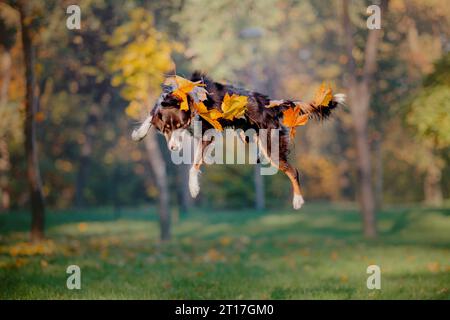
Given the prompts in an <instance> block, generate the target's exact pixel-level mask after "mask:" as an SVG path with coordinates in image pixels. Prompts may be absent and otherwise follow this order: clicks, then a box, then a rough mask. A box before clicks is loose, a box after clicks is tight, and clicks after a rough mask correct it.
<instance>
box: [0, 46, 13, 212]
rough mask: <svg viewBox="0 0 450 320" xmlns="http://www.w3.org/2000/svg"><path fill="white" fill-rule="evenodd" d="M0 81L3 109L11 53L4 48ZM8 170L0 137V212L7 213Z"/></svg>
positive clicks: (8, 204)
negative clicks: (0, 83) (0, 81)
mask: <svg viewBox="0 0 450 320" xmlns="http://www.w3.org/2000/svg"><path fill="white" fill-rule="evenodd" d="M1 79H2V85H1V88H0V108H3V107H5V105H6V103H7V102H8V89H9V82H10V80H11V53H10V52H9V51H8V50H7V49H6V48H4V52H3V54H2V57H1ZM10 168H11V162H10V158H9V149H8V143H7V140H6V138H4V137H0V212H1V211H7V210H8V209H9V207H10V203H11V197H10V194H9V177H8V175H9V170H10Z"/></svg>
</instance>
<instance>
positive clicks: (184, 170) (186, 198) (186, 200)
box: [177, 164, 192, 214]
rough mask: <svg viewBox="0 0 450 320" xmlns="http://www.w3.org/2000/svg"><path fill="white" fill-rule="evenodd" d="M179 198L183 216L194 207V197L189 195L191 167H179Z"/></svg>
mask: <svg viewBox="0 0 450 320" xmlns="http://www.w3.org/2000/svg"><path fill="white" fill-rule="evenodd" d="M177 197H178V203H179V206H180V212H181V214H185V213H187V212H188V210H189V208H190V207H191V206H192V197H191V195H190V193H189V165H186V164H180V165H179V166H177Z"/></svg>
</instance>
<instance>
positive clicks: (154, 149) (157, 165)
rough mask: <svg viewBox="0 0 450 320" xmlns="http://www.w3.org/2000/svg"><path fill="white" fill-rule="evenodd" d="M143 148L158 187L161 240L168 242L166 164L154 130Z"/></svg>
mask: <svg viewBox="0 0 450 320" xmlns="http://www.w3.org/2000/svg"><path fill="white" fill-rule="evenodd" d="M145 147H146V149H147V153H148V160H149V162H150V166H151V169H152V171H153V174H154V176H155V177H156V184H157V186H158V191H159V195H158V200H159V204H158V213H159V224H160V230H161V240H162V241H166V240H170V211H169V185H168V181H167V172H166V163H165V161H164V157H163V155H162V153H161V150H160V147H159V144H158V140H157V136H156V134H155V131H154V130H150V131H149V133H148V135H147V138H146V139H145Z"/></svg>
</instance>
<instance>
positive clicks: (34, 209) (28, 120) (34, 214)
mask: <svg viewBox="0 0 450 320" xmlns="http://www.w3.org/2000/svg"><path fill="white" fill-rule="evenodd" d="M25 6H26V4H25V3H22V2H21V3H20V4H19V12H20V24H21V28H22V45H23V54H24V59H25V78H26V98H25V158H26V162H27V179H28V185H29V189H30V199H31V240H32V241H39V240H41V239H43V238H44V219H45V209H44V198H43V196H42V182H41V175H40V171H39V162H38V157H37V149H36V122H35V119H34V117H35V113H36V109H37V102H38V99H37V98H38V97H37V96H36V90H35V89H36V79H35V72H34V70H35V64H34V59H35V54H34V50H35V48H34V47H33V42H32V40H33V36H32V30H31V29H30V26H29V21H27V20H28V19H27V18H28V16H27V13H26V8H25Z"/></svg>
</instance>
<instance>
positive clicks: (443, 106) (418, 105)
mask: <svg viewBox="0 0 450 320" xmlns="http://www.w3.org/2000/svg"><path fill="white" fill-rule="evenodd" d="M449 111H450V53H447V54H446V55H445V56H444V57H443V58H441V59H440V60H439V61H437V62H436V64H435V67H434V72H433V73H431V74H430V75H428V76H427V77H426V78H425V80H424V88H423V90H422V91H420V93H419V94H417V95H416V96H415V97H414V99H413V101H412V103H411V106H410V110H409V112H408V114H407V117H406V121H407V123H408V124H409V125H410V126H411V127H412V128H413V129H414V131H415V134H416V136H417V138H418V139H419V140H420V141H421V142H422V144H423V145H424V146H425V149H426V154H427V155H428V159H427V160H428V161H427V162H426V163H424V167H425V172H426V176H425V180H424V193H425V202H426V203H427V204H430V205H442V201H443V193H442V180H441V179H442V170H443V169H444V165H445V160H444V158H443V156H442V155H443V153H445V152H447V153H448V152H449V151H450V112H449Z"/></svg>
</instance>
